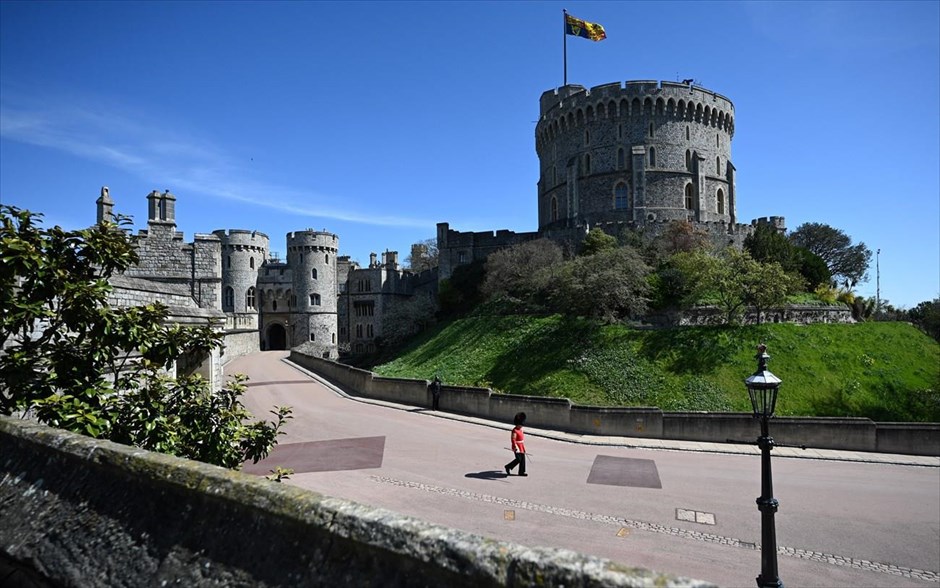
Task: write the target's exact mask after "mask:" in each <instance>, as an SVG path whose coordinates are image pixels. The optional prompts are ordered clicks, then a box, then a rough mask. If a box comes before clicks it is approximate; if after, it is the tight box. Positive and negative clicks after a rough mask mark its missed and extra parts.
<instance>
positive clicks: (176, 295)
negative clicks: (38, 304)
mask: <svg viewBox="0 0 940 588" xmlns="http://www.w3.org/2000/svg"><path fill="white" fill-rule="evenodd" d="M539 105H540V107H539V110H540V113H539V121H538V123H537V125H536V128H535V148H536V153H537V154H538V158H539V179H538V190H537V202H538V231H534V232H527V233H515V232H513V231H505V230H501V231H496V232H477V233H473V232H466V233H465V232H459V231H454V230H452V229H450V225H449V224H448V223H439V224H438V225H437V244H438V263H439V266H438V268H436V269H435V270H430V271H426V272H422V273H414V272H410V271H406V270H404V269H403V268H402V267H401V266H400V265H399V263H398V253H397V252H395V251H386V252H385V253H383V254H382V258H381V261H379V259H378V257H377V255H376V254H374V253H373V254H372V255H371V256H370V260H369V265H368V267H360V266H359V265H358V264H357V263H356V262H353V261H351V260H350V259H349V257H348V256H341V255H339V251H340V249H339V237H338V236H337V235H335V234H333V233H329V232H327V231H314V230H312V229H307V230H303V231H295V232H292V233H288V234H287V237H286V240H287V255H286V259H285V260H283V261H282V260H280V259H278V258H277V257H276V256H273V255H272V254H271V251H270V239H269V238H268V236H267V235H265V234H264V233H260V232H258V231H249V230H240V229H222V230H215V231H213V232H212V233H211V234H196V235H195V236H194V240H193V242H192V243H184V242H183V236H182V234H181V233H179V232H177V231H176V221H175V214H176V213H175V211H176V197H175V196H174V195H173V194H171V193H170V192H169V191H164V192H162V193H161V192H158V191H153V192H151V193H150V194H149V195H148V196H147V199H148V221H147V229H146V230H142V231H140V233H139V234H138V235H137V236H136V237H135V239H136V242H137V246H138V251H139V255H140V264H139V265H138V266H137V267H135V268H131V269H130V270H128V271H127V272H126V273H125V274H124V275H123V276H121V277H119V278H118V279H116V281H115V286H116V288H115V295H114V299H115V301H116V302H117V303H119V304H135V303H142V302H149V301H152V300H160V301H163V302H164V303H166V304H168V305H169V306H170V307H171V316H172V318H173V320H176V321H178V322H196V321H209V323H210V324H213V325H216V327H217V328H218V329H219V330H220V331H223V332H224V335H225V344H226V346H225V352H224V353H225V358H224V359H225V360H228V359H232V358H234V357H238V356H239V355H243V354H245V353H250V352H252V351H257V350H259V349H260V350H265V349H289V348H293V347H298V346H303V347H304V348H305V350H306V351H307V352H308V353H312V354H314V355H317V356H320V357H325V358H332V359H335V358H337V357H338V356H339V353H340V352H341V351H344V352H351V353H369V352H372V351H374V350H375V346H376V341H377V340H378V339H379V338H380V337H381V336H382V321H383V317H384V316H385V315H386V314H387V313H388V312H390V311H391V310H392V309H393V308H394V307H395V305H396V304H399V303H401V302H402V301H405V300H409V299H411V298H412V297H413V296H415V295H419V294H420V295H426V296H433V295H434V293H435V292H436V288H437V282H438V280H442V279H446V278H448V277H450V276H451V275H452V273H453V271H454V269H455V268H457V267H459V266H461V265H465V264H469V263H471V262H473V261H476V260H483V259H485V258H486V257H487V256H488V255H489V254H490V253H492V252H493V251H496V250H499V249H501V248H504V247H508V246H511V245H515V244H518V243H521V242H524V241H528V240H531V239H536V238H540V237H547V238H550V239H553V240H556V241H561V242H568V243H572V244H576V243H579V242H580V241H581V240H582V239H583V238H584V235H585V234H586V233H587V231H588V230H590V228H593V227H600V228H602V229H603V230H604V231H605V232H607V233H609V234H612V235H617V234H619V233H620V232H621V231H623V230H635V231H642V232H644V233H647V234H650V235H656V234H658V233H659V232H661V231H663V230H664V229H665V228H666V227H668V226H669V224H670V223H672V222H673V221H688V222H691V223H693V224H694V225H695V226H696V227H697V228H698V229H699V230H701V231H702V232H704V233H705V234H707V235H708V236H709V238H710V239H711V240H712V242H713V243H714V244H715V245H719V246H724V245H734V246H738V247H740V246H741V245H742V244H743V241H744V238H745V237H746V236H747V235H749V234H751V233H752V232H753V230H754V227H756V226H757V225H758V224H759V223H770V224H771V225H772V226H774V227H775V228H776V229H777V230H779V231H784V230H785V224H784V219H783V218H782V217H770V218H769V219H768V218H762V219H757V220H754V221H751V223H750V224H741V223H738V222H737V192H736V189H735V167H734V165H733V163H732V158H731V140H732V137H733V136H734V129H735V119H734V105H733V104H732V103H731V101H730V100H729V99H727V98H725V97H724V96H721V95H719V94H716V93H714V92H711V91H709V90H706V89H704V88H701V87H698V86H694V85H691V84H678V83H672V82H655V81H630V82H626V83H624V84H621V83H613V84H605V85H602V86H597V87H594V88H591V89H589V90H588V89H585V88H584V87H582V86H579V85H566V86H563V87H561V88H558V89H555V90H549V91H547V92H544V93H543V94H542V96H541V99H540V102H539ZM97 204H98V221H99V222H101V221H102V220H103V219H107V218H111V217H112V209H113V206H114V202H113V201H112V200H111V198H110V194H109V192H108V189H107V188H102V191H101V196H100V198H99V199H98V201H97ZM148 296H149V299H148ZM220 361H221V358H219V357H216V358H209V360H208V362H209V364H208V365H204V366H199V367H197V369H199V370H200V371H201V372H202V373H203V374H204V375H206V377H208V378H209V379H210V380H213V381H214V380H216V379H220V378H221V368H220V366H219V365H218V364H219V362H220ZM213 362H214V363H213Z"/></svg>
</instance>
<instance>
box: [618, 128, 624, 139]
mask: <svg viewBox="0 0 940 588" xmlns="http://www.w3.org/2000/svg"><path fill="white" fill-rule="evenodd" d="M617 138H618V139H623V125H617Z"/></svg>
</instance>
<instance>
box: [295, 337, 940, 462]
mask: <svg viewBox="0 0 940 588" xmlns="http://www.w3.org/2000/svg"><path fill="white" fill-rule="evenodd" d="M290 360H291V361H292V362H294V363H296V364H297V365H299V366H301V367H303V368H306V369H308V370H310V371H312V372H314V373H316V374H318V375H320V376H322V377H324V378H326V379H327V380H330V381H331V382H333V383H335V384H337V385H339V386H341V387H342V388H343V390H345V391H346V392H347V393H349V394H352V395H354V396H363V397H367V398H375V399H378V400H386V401H390V402H396V403H400V404H407V405H411V406H430V405H431V397H430V392H429V391H428V384H429V382H428V381H426V380H411V379H402V378H386V377H381V376H376V375H374V374H373V373H372V372H369V371H366V370H361V369H358V368H353V367H350V366H347V365H343V364H341V363H337V362H334V361H327V360H323V359H320V358H317V357H311V356H309V355H305V354H303V353H301V352H299V351H298V350H294V351H292V352H291V355H290ZM440 407H441V409H442V410H445V411H448V412H454V413H459V414H466V415H469V416H475V417H480V418H485V419H490V420H496V421H501V422H505V423H511V422H512V416H513V415H514V414H515V413H517V412H520V411H522V412H525V413H526V415H527V417H528V419H527V421H526V422H527V423H528V425H529V426H531V427H534V428H544V429H553V430H559V431H567V432H570V433H578V434H583V435H611V436H618V437H646V438H654V439H677V440H685V441H705V442H710V443H725V442H727V441H728V440H729V439H734V440H739V441H749V440H752V439H755V438H756V437H757V435H758V434H759V425H758V422H757V421H756V420H755V419H754V417H753V415H752V414H750V413H707V412H663V411H662V410H660V409H658V408H642V407H641V408H627V407H598V406H578V405H574V404H572V403H571V402H570V401H569V400H567V399H558V398H544V397H538V396H521V395H514V394H496V393H494V392H492V391H491V390H488V389H484V388H469V387H461V386H443V387H442V389H441V397H440ZM774 438H775V439H776V440H777V441H778V442H780V443H787V444H793V445H806V446H807V447H813V448H816V449H839V450H849V451H874V452H883V453H899V454H907V455H936V456H940V423H875V422H874V421H872V420H870V419H866V418H828V417H777V418H775V419H774Z"/></svg>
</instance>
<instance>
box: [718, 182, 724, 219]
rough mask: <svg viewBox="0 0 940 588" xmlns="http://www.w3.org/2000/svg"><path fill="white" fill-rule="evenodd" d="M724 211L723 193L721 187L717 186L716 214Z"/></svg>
mask: <svg viewBox="0 0 940 588" xmlns="http://www.w3.org/2000/svg"><path fill="white" fill-rule="evenodd" d="M724 213H725V193H724V191H723V190H722V189H721V188H718V214H724Z"/></svg>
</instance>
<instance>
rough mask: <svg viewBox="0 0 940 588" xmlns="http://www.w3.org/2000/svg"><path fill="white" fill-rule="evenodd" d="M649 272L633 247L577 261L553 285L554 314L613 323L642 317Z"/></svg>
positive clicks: (585, 257)
mask: <svg viewBox="0 0 940 588" xmlns="http://www.w3.org/2000/svg"><path fill="white" fill-rule="evenodd" d="M649 271H650V268H649V266H648V265H646V262H644V261H643V258H642V257H641V256H640V254H639V253H638V252H637V251H636V250H635V249H633V248H632V247H618V248H616V249H605V250H603V251H600V252H598V253H595V254H593V255H587V256H581V257H577V258H575V259H573V260H571V261H569V262H567V263H565V264H564V266H563V267H562V268H561V271H560V272H559V274H558V275H557V277H556V280H555V281H554V283H553V291H552V296H551V298H552V304H553V307H554V308H555V310H556V311H558V312H560V313H562V314H567V315H573V316H586V317H592V318H598V319H601V320H603V321H606V322H613V321H616V320H620V319H624V318H632V317H637V316H640V315H642V314H643V313H645V312H646V308H647V302H648V301H647V294H648V292H649V283H648V280H647V275H648V274H649Z"/></svg>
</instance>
